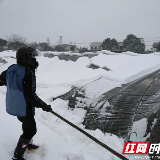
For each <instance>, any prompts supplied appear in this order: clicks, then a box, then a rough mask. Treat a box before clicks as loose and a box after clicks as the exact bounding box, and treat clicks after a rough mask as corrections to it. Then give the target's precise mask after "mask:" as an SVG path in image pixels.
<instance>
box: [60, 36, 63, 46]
mask: <svg viewBox="0 0 160 160" xmlns="http://www.w3.org/2000/svg"><path fill="white" fill-rule="evenodd" d="M62 37H63V36H59V38H60V39H59V45H62Z"/></svg>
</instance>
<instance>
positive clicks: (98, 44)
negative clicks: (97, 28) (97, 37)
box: [90, 42, 102, 51]
mask: <svg viewBox="0 0 160 160" xmlns="http://www.w3.org/2000/svg"><path fill="white" fill-rule="evenodd" d="M90 50H92V51H100V50H102V42H92V43H90Z"/></svg>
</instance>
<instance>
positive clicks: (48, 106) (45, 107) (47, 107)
mask: <svg viewBox="0 0 160 160" xmlns="http://www.w3.org/2000/svg"><path fill="white" fill-rule="evenodd" d="M42 110H43V111H46V112H50V111H52V108H51V105H46V106H44V107H43V108H42Z"/></svg>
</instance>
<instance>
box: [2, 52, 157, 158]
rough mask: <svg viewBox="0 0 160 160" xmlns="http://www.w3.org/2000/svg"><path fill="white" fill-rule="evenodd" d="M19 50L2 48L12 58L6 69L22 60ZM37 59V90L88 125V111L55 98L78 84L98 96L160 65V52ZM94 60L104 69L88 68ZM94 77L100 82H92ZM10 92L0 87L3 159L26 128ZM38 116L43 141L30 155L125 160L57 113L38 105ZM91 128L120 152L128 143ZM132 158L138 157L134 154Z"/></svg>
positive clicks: (54, 105) (65, 113) (77, 121)
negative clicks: (10, 106)
mask: <svg viewBox="0 0 160 160" xmlns="http://www.w3.org/2000/svg"><path fill="white" fill-rule="evenodd" d="M52 54H54V53H52ZM55 54H56V53H55ZM15 55H16V52H13V51H4V52H0V57H2V59H3V60H5V61H6V62H7V63H6V64H3V63H0V73H1V72H2V71H4V70H6V69H7V68H8V67H9V66H10V65H11V64H15V63H16V59H15ZM37 59H38V61H39V64H40V66H39V67H38V69H37V72H36V75H37V95H38V96H39V97H40V98H42V99H43V100H44V101H45V102H47V103H48V104H50V105H51V106H52V109H53V110H54V111H55V112H56V113H58V114H60V115H61V116H63V117H64V118H66V119H67V120H69V121H71V122H72V123H74V124H75V125H77V126H79V127H80V128H82V129H84V126H83V125H82V122H83V118H84V116H85V111H84V110H83V109H80V108H75V109H74V110H70V109H68V101H63V100H61V99H56V100H55V101H52V98H54V97H57V96H59V95H62V94H65V93H67V92H68V91H70V90H71V88H72V87H73V86H74V87H79V88H82V87H83V89H84V91H85V95H86V96H87V97H89V99H90V101H92V100H93V99H95V98H97V97H98V96H100V95H102V94H103V93H105V92H107V91H109V90H111V89H113V88H115V87H119V86H121V85H122V84H125V83H127V82H131V81H133V80H136V79H137V78H140V77H143V76H144V75H146V74H149V73H151V72H153V71H156V70H158V69H159V68H160V53H154V54H148V55H143V54H135V53H132V52H125V53H120V54H116V53H112V52H109V51H101V52H98V56H95V57H93V58H91V59H89V58H88V57H87V56H85V57H80V58H79V59H78V60H77V61H76V62H72V61H64V60H59V59H58V57H54V58H47V57H43V56H42V57H38V58H37ZM90 64H94V65H96V66H99V67H100V68H99V69H96V70H93V69H91V68H88V66H89V65H90ZM104 68H107V69H109V70H110V71H107V70H105V69H104ZM96 80H97V81H96ZM93 81H95V83H91V82H93ZM86 84H87V85H86ZM5 93H6V87H5V86H2V87H0V102H1V104H0V128H1V136H0V159H3V160H10V159H11V157H12V155H13V152H14V148H15V146H16V143H17V141H18V138H19V136H20V135H21V133H22V130H21V124H20V122H19V121H18V120H17V118H16V117H14V116H11V115H8V114H7V113H6V111H5ZM89 103H91V102H89ZM35 118H36V122H37V129H38V132H37V134H36V136H35V137H34V143H36V144H39V145H40V149H39V150H37V151H35V152H33V153H30V154H25V157H27V159H28V160H118V159H119V158H117V157H116V156H114V155H113V154H111V153H110V152H108V151H107V150H105V149H104V148H102V147H101V146H99V145H98V144H96V143H95V142H93V141H92V140H90V139H89V138H87V137H86V136H85V135H83V134H82V133H80V132H79V131H77V130H75V129H74V128H72V127H71V126H69V125H68V124H66V123H65V122H63V121H61V120H60V119H58V118H57V117H56V116H54V115H52V114H51V113H46V112H44V111H42V110H41V109H36V116H35ZM142 123H144V124H146V120H143V121H141V122H140V124H142ZM136 126H137V125H136ZM134 129H138V127H137V128H136V127H134ZM84 130H85V129H84ZM85 131H87V132H88V133H89V134H91V135H93V136H94V137H96V138H97V139H99V140H100V141H102V142H103V143H105V144H107V145H108V146H109V147H111V148H113V149H114V150H116V151H117V152H119V153H120V154H121V153H122V150H123V147H124V140H123V139H122V138H118V137H117V136H116V135H111V134H109V133H106V134H103V133H102V132H101V131H100V130H98V129H97V130H95V131H91V130H85ZM139 132H144V130H143V131H141V130H139ZM142 134H143V133H140V135H141V136H140V137H139V139H138V140H139V141H141V140H142V138H143V136H142ZM126 157H128V158H129V159H134V156H130V157H129V156H126Z"/></svg>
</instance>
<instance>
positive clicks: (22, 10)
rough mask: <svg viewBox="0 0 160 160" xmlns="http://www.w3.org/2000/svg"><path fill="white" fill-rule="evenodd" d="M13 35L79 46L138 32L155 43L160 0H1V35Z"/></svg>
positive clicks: (158, 35)
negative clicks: (61, 41) (61, 38)
mask: <svg viewBox="0 0 160 160" xmlns="http://www.w3.org/2000/svg"><path fill="white" fill-rule="evenodd" d="M11 34H17V35H21V36H23V37H25V38H27V41H28V42H46V41H47V37H48V38H49V39H50V43H51V44H52V45H54V44H56V43H57V42H58V41H59V36H63V42H64V43H69V42H76V43H77V45H78V46H83V45H89V43H90V42H102V41H103V40H104V39H106V38H115V39H116V40H117V41H119V42H121V41H123V40H124V39H125V38H126V36H127V35H128V34H134V35H136V36H137V37H139V38H145V39H144V40H145V41H149V42H146V44H147V45H151V44H152V43H153V41H158V40H160V0H0V38H2V39H6V37H7V36H10V35H11ZM79 43H86V44H79Z"/></svg>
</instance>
